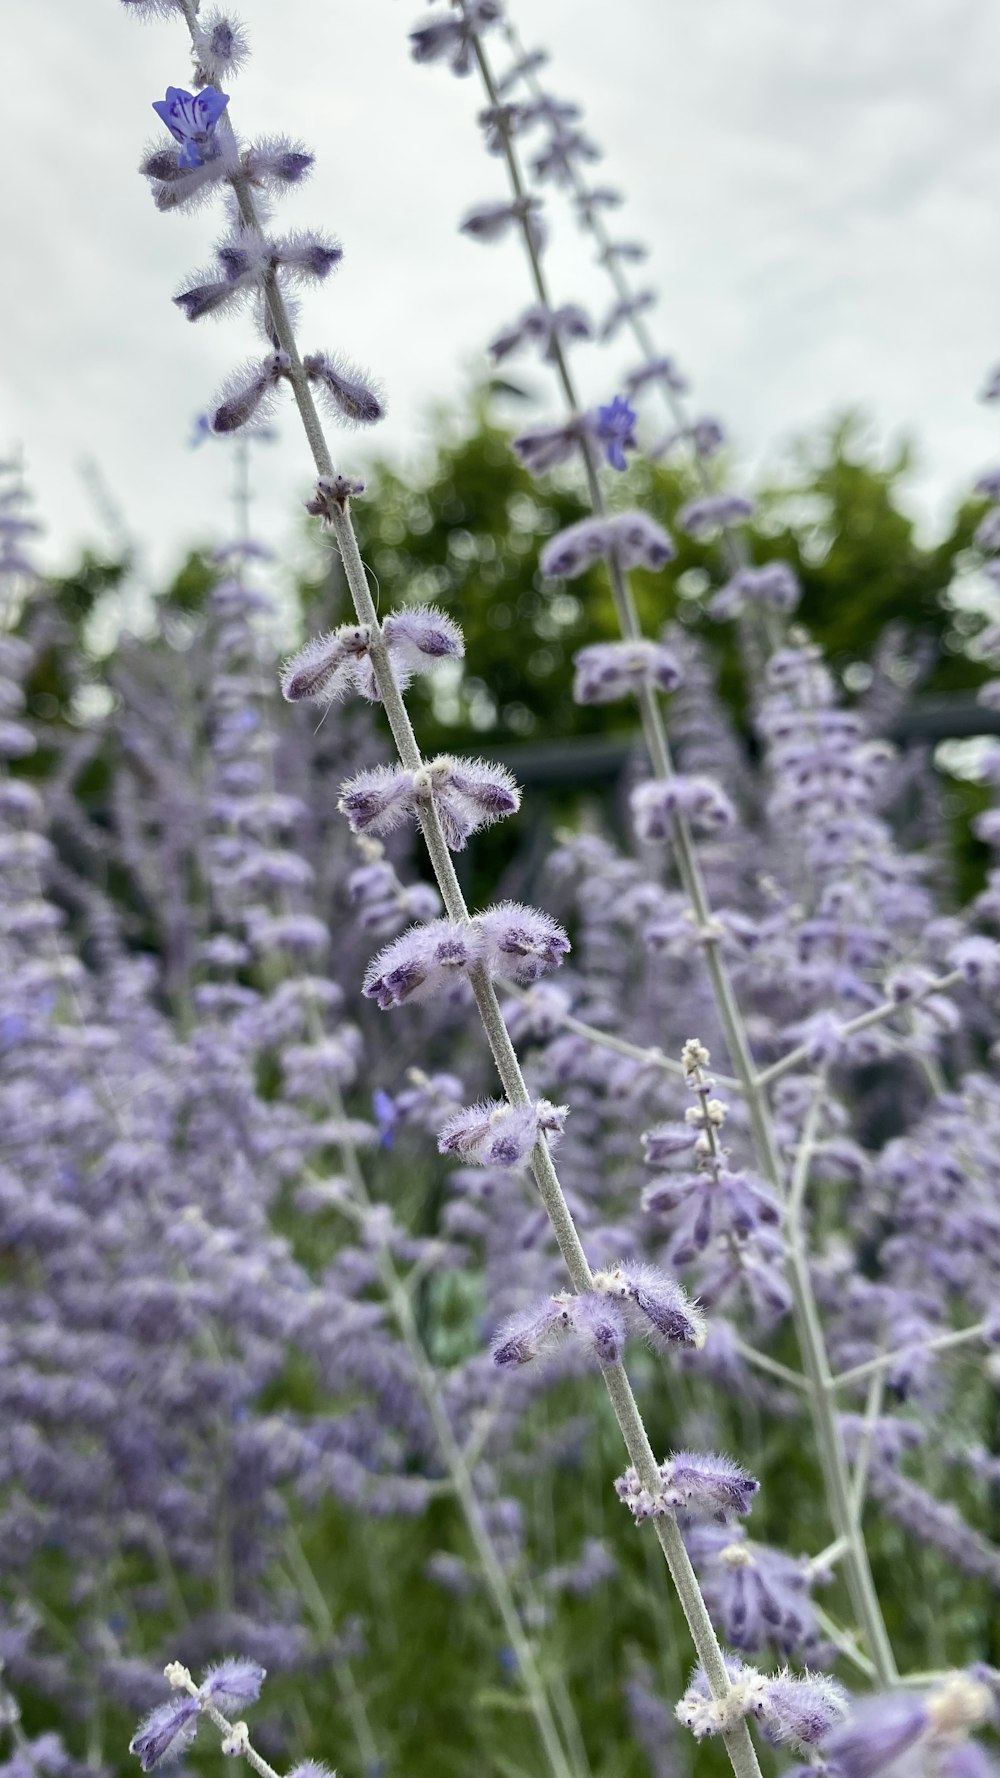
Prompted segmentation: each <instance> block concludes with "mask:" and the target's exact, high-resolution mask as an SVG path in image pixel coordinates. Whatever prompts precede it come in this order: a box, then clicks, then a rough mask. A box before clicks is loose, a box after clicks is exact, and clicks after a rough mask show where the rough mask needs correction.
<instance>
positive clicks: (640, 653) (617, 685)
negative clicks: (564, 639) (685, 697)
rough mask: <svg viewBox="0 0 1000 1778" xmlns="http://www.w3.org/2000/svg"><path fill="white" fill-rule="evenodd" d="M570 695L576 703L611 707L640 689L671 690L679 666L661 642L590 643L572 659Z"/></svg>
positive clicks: (678, 682)
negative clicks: (573, 676)
mask: <svg viewBox="0 0 1000 1778" xmlns="http://www.w3.org/2000/svg"><path fill="white" fill-rule="evenodd" d="M573 665H574V667H575V669H576V676H575V678H574V681H573V696H574V698H575V700H576V702H577V703H578V704H610V703H613V702H614V701H615V699H616V698H624V697H627V696H628V694H629V693H630V692H632V693H636V692H638V691H639V690H640V689H641V688H642V687H643V686H652V687H654V688H655V689H656V690H657V691H664V692H668V691H674V690H675V689H676V687H677V686H678V685H680V683H681V678H682V672H681V664H680V661H679V660H678V659H677V656H676V654H674V652H673V650H672V649H670V648H664V646H663V644H662V643H660V642H646V641H638V642H591V643H590V644H589V646H588V647H586V648H581V649H580V650H579V652H578V653H577V654H575V655H574V656H573Z"/></svg>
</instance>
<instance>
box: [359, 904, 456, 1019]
mask: <svg viewBox="0 0 1000 1778" xmlns="http://www.w3.org/2000/svg"><path fill="white" fill-rule="evenodd" d="M485 950H486V944H485V940H484V936H483V933H482V932H481V930H480V929H479V927H478V925H477V924H476V923H475V922H470V923H469V924H463V923H460V922H458V921H452V920H431V921H429V922H428V924H427V925H426V926H411V927H410V929H409V931H407V932H402V933H400V935H399V937H398V938H397V939H394V940H393V941H392V943H391V944H389V945H386V946H385V947H384V949H383V950H381V951H379V953H378V955H377V956H376V957H373V958H372V961H371V962H370V963H369V965H368V968H367V970H366V971H365V979H364V986H363V990H362V991H363V993H364V995H365V998H366V999H368V1000H374V1001H375V1002H376V1004H377V1005H378V1006H380V1007H381V1008H382V1009H383V1011H384V1010H385V1009H386V1008H388V1007H390V1006H401V1005H402V1003H403V1002H404V1001H410V1000H412V1001H416V1000H429V999H431V998H433V996H434V995H435V994H443V993H448V992H450V990H451V989H452V988H453V987H454V985H455V983H456V981H458V980H459V979H461V978H463V977H465V976H467V974H468V972H469V970H470V969H471V968H472V966H473V964H474V963H481V962H482V961H483V956H484V952H485Z"/></svg>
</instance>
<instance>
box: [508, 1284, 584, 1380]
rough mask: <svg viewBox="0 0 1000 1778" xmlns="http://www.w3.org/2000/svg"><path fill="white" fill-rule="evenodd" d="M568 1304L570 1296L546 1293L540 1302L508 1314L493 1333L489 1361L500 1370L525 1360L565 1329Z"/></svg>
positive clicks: (570, 1319) (568, 1325)
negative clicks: (491, 1352) (491, 1354)
mask: <svg viewBox="0 0 1000 1778" xmlns="http://www.w3.org/2000/svg"><path fill="white" fill-rule="evenodd" d="M572 1304H573V1298H572V1297H571V1296H568V1295H563V1296H550V1297H546V1299H545V1301H544V1302H543V1303H536V1304H534V1305H533V1306H532V1307H531V1308H528V1309H517V1310H515V1312H514V1314H513V1315H508V1317H507V1319H506V1321H504V1322H502V1323H501V1325H500V1326H499V1327H498V1328H497V1331H496V1333H495V1334H494V1336H493V1341H492V1351H493V1363H494V1364H495V1365H497V1366H498V1367H499V1368H500V1369H501V1370H507V1369H508V1368H513V1367H514V1366H515V1365H521V1364H529V1363H530V1362H531V1360H532V1359H533V1358H537V1357H538V1355H539V1353H540V1352H541V1351H542V1350H543V1349H544V1348H545V1346H547V1345H548V1344H550V1343H551V1341H552V1340H553V1339H554V1338H556V1337H558V1336H559V1335H560V1334H563V1333H566V1332H567V1331H568V1330H569V1328H570V1326H571V1324H572V1316H571V1308H572Z"/></svg>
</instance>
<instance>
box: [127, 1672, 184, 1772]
mask: <svg viewBox="0 0 1000 1778" xmlns="http://www.w3.org/2000/svg"><path fill="white" fill-rule="evenodd" d="M199 1708H200V1706H199V1703H198V1699H197V1698H192V1697H191V1696H190V1694H189V1693H187V1692H183V1693H179V1694H178V1695H177V1697H174V1698H170V1699H168V1701H167V1702H166V1703H165V1704H157V1706H156V1709H155V1710H151V1711H150V1713H149V1715H148V1716H147V1717H146V1718H145V1720H144V1721H143V1722H141V1723H140V1724H139V1727H138V1728H137V1729H136V1731H135V1734H134V1735H133V1737H132V1739H131V1741H130V1742H129V1744H128V1750H129V1752H130V1753H134V1754H135V1756H136V1759H137V1760H138V1761H139V1764H140V1766H141V1767H142V1769H143V1771H144V1772H149V1771H152V1768H153V1767H154V1766H155V1765H157V1764H158V1763H159V1761H160V1760H161V1759H164V1758H166V1756H167V1754H169V1753H173V1754H178V1753H180V1752H181V1751H182V1749H183V1748H185V1747H186V1746H187V1745H188V1743H189V1741H191V1740H192V1738H193V1736H194V1732H195V1730H196V1728H197V1726H198V1711H199Z"/></svg>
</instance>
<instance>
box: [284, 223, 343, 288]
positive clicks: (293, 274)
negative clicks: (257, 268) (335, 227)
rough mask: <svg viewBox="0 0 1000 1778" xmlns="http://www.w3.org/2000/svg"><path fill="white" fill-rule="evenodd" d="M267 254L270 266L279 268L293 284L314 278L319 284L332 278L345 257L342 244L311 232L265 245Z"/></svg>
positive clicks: (318, 233) (308, 230) (313, 230)
mask: <svg viewBox="0 0 1000 1778" xmlns="http://www.w3.org/2000/svg"><path fill="white" fill-rule="evenodd" d="M265 250H266V251H267V252H268V255H269V259H270V263H271V265H273V266H280V267H281V268H282V270H283V271H284V272H285V273H286V275H287V277H289V278H291V279H292V280H296V279H297V280H303V279H309V278H314V279H315V280H316V281H317V283H322V281H323V279H324V278H327V277H329V275H330V273H331V272H332V271H333V270H334V269H335V268H336V267H337V266H338V265H339V264H340V262H341V260H342V259H343V257H344V249H343V247H342V246H341V245H340V242H339V241H333V240H331V239H329V237H328V236H326V235H324V234H321V233H320V232H319V230H318V229H311V228H310V229H300V230H299V231H298V232H297V233H296V234H294V235H283V236H282V237H281V239H280V240H276V241H272V242H271V243H270V245H269V246H267V245H266V244H265Z"/></svg>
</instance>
